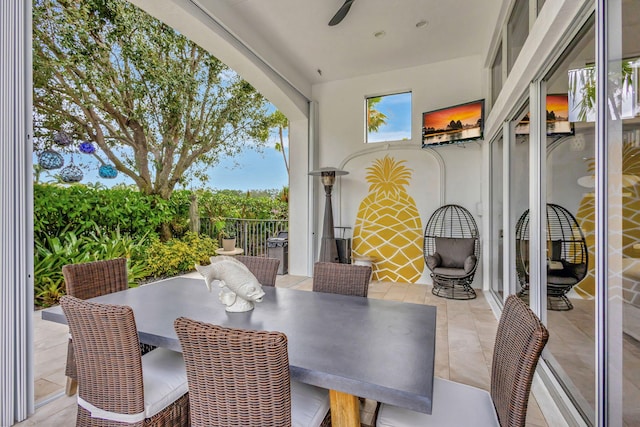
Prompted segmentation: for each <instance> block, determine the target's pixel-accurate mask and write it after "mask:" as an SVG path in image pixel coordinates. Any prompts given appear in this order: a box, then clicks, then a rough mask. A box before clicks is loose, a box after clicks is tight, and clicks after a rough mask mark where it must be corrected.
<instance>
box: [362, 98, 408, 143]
mask: <svg viewBox="0 0 640 427" xmlns="http://www.w3.org/2000/svg"><path fill="white" fill-rule="evenodd" d="M365 104H366V105H365V109H366V117H365V123H366V135H367V139H366V142H367V143H370V142H389V141H408V140H410V139H411V92H404V93H394V94H390V95H381V96H372V97H368V98H367V99H366V103H365Z"/></svg>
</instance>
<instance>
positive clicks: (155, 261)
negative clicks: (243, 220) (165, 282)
mask: <svg viewBox="0 0 640 427" xmlns="http://www.w3.org/2000/svg"><path fill="white" fill-rule="evenodd" d="M216 249H218V243H217V242H216V241H215V240H213V239H211V238H209V237H207V236H200V235H198V234H196V233H192V232H187V233H185V235H184V237H183V238H182V239H179V238H174V239H170V240H168V241H167V242H161V241H159V240H157V239H155V240H154V241H153V242H152V243H151V245H150V246H149V248H148V249H147V258H146V265H147V266H148V268H149V272H150V274H151V275H152V276H153V277H165V276H176V275H178V274H182V273H186V272H188V271H193V270H195V264H196V263H198V264H203V265H204V264H209V258H210V257H211V256H213V255H215V251H216Z"/></svg>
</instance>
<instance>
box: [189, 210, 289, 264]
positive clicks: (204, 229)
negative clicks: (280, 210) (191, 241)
mask: <svg viewBox="0 0 640 427" xmlns="http://www.w3.org/2000/svg"><path fill="white" fill-rule="evenodd" d="M220 220H222V221H225V222H227V223H229V222H234V223H235V226H236V230H237V231H238V234H237V236H236V246H237V247H239V248H242V249H244V253H245V254H246V255H253V256H267V239H269V237H277V235H278V233H279V232H280V231H288V230H289V222H288V221H287V220H284V219H241V218H216V219H215V221H214V220H213V219H212V218H200V234H205V235H207V236H209V237H211V238H213V239H218V235H217V234H216V227H215V223H216V222H219V221H220Z"/></svg>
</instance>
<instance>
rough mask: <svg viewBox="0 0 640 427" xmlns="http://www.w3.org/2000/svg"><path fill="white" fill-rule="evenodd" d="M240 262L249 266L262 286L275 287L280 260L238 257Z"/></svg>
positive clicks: (246, 256)
mask: <svg viewBox="0 0 640 427" xmlns="http://www.w3.org/2000/svg"><path fill="white" fill-rule="evenodd" d="M235 258H236V259H237V260H238V261H240V262H241V263H243V264H244V265H246V266H247V268H248V269H249V271H250V272H251V273H253V275H254V276H256V279H258V282H260V284H261V285H262V286H275V285H276V275H277V274H278V267H280V260H279V259H277V258H266V257H260V256H248V255H237V256H236V257H235Z"/></svg>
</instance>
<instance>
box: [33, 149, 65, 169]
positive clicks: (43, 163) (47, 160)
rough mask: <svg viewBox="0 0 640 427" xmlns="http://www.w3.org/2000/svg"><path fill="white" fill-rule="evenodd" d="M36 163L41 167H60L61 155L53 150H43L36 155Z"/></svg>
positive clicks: (61, 164)
mask: <svg viewBox="0 0 640 427" xmlns="http://www.w3.org/2000/svg"><path fill="white" fill-rule="evenodd" d="M38 164H39V165H40V167H41V168H42V169H46V170H52V169H60V168H61V167H62V166H63V165H64V159H63V158H62V155H61V154H60V153H58V152H57V151H54V150H44V151H43V152H42V153H40V154H39V155H38Z"/></svg>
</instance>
